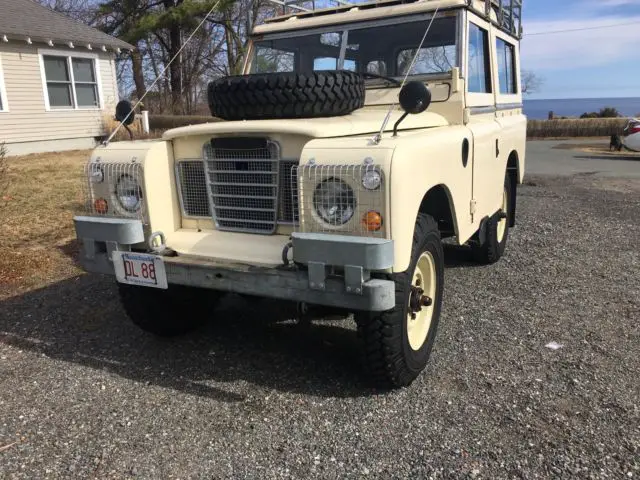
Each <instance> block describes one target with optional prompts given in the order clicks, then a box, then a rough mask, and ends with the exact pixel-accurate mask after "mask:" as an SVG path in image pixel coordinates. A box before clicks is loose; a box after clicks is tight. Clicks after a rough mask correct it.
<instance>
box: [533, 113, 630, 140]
mask: <svg viewBox="0 0 640 480" xmlns="http://www.w3.org/2000/svg"><path fill="white" fill-rule="evenodd" d="M626 125H627V120H626V119H624V118H586V119H578V118H575V119H569V120H529V121H528V126H527V136H528V137H529V138H553V137H608V136H610V135H614V134H620V133H622V131H623V130H624V127H625V126H626Z"/></svg>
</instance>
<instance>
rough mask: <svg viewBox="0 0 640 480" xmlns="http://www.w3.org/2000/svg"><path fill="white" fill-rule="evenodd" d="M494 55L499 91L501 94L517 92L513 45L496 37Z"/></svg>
mask: <svg viewBox="0 0 640 480" xmlns="http://www.w3.org/2000/svg"><path fill="white" fill-rule="evenodd" d="M496 55H497V56H498V77H499V80H500V93H501V94H503V95H514V94H516V93H518V87H517V85H516V69H515V64H516V49H515V47H514V46H513V45H511V44H510V43H507V42H505V41H504V40H502V39H501V38H498V40H497V43H496Z"/></svg>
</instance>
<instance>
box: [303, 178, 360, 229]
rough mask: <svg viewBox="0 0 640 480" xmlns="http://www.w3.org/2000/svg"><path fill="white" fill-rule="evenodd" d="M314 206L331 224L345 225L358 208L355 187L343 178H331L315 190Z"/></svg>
mask: <svg viewBox="0 0 640 480" xmlns="http://www.w3.org/2000/svg"><path fill="white" fill-rule="evenodd" d="M313 206H314V207H315V209H316V213H317V214H318V216H319V217H320V218H321V219H322V220H323V221H324V222H326V223H328V224H329V225H334V226H339V225H344V224H345V223H347V222H348V221H349V220H351V217H353V214H354V213H355V210H356V197H355V195H354V193H353V189H352V188H351V187H350V186H349V185H347V184H346V183H345V182H343V181H342V180H339V179H337V178H329V179H327V180H325V181H323V182H322V183H320V184H318V186H317V187H316V190H315V192H313Z"/></svg>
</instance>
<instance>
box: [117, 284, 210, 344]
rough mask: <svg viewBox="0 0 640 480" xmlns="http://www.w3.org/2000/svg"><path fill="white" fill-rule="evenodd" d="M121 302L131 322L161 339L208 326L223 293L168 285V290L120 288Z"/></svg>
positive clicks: (134, 287) (120, 285) (122, 285)
mask: <svg viewBox="0 0 640 480" xmlns="http://www.w3.org/2000/svg"><path fill="white" fill-rule="evenodd" d="M118 292H119V294H120V302H121V304H122V306H123V308H124V310H125V312H126V314H127V316H128V317H129V318H130V319H131V321H132V322H133V323H134V324H135V325H137V326H138V327H140V328H141V329H142V330H144V331H145V332H149V333H152V334H154V335H157V336H159V337H174V336H177V335H183V334H185V333H188V332H190V331H192V330H195V329H196V328H198V327H200V326H201V325H203V324H204V323H206V322H207V321H208V320H209V319H210V318H211V317H210V316H211V312H212V311H213V309H214V308H215V306H216V304H217V302H218V300H219V299H220V298H221V297H222V293H221V292H217V291H214V290H205V289H200V288H192V287H184V286H181V285H169V289H168V290H160V289H156V288H149V287H137V286H135V285H125V284H121V283H119V284H118Z"/></svg>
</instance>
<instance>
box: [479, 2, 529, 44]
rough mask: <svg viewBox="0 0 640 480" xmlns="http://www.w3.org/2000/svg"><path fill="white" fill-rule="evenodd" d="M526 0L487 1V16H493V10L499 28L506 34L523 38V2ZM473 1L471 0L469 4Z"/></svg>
mask: <svg viewBox="0 0 640 480" xmlns="http://www.w3.org/2000/svg"><path fill="white" fill-rule="evenodd" d="M523 1H524V0H485V14H486V15H487V16H490V15H491V11H492V10H493V11H494V12H495V14H496V16H497V17H498V22H497V25H496V26H497V27H499V28H501V29H502V30H505V31H506V32H508V33H510V34H512V35H515V36H516V37H519V38H520V37H522V2H523ZM471 3H472V0H469V4H471Z"/></svg>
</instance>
